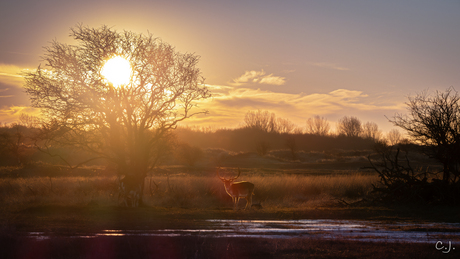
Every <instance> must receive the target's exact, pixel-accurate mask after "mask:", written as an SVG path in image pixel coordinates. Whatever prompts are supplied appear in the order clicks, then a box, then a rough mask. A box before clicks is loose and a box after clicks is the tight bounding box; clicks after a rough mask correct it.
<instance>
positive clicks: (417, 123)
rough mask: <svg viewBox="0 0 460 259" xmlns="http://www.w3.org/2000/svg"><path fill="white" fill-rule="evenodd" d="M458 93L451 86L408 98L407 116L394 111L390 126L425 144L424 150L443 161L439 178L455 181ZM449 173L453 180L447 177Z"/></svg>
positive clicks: (459, 132) (458, 142)
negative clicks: (429, 93) (430, 93)
mask: <svg viewBox="0 0 460 259" xmlns="http://www.w3.org/2000/svg"><path fill="white" fill-rule="evenodd" d="M459 100H460V95H459V94H458V92H457V91H455V90H454V89H453V88H449V89H447V90H446V91H445V92H439V91H436V94H435V95H434V96H429V95H428V93H427V91H424V92H422V93H421V94H418V95H417V96H415V97H409V102H407V103H406V104H407V106H408V107H407V109H408V111H409V115H403V114H396V115H395V116H394V117H393V120H390V121H391V122H392V123H393V124H394V125H396V126H398V127H400V128H402V129H404V130H406V131H407V133H408V134H409V135H410V136H411V137H412V138H413V139H414V140H415V141H417V142H419V143H420V144H422V145H424V146H426V147H428V148H427V149H426V151H427V153H428V154H429V155H430V156H431V157H433V158H436V159H437V160H438V161H440V162H441V163H442V164H443V181H444V182H445V183H449V182H451V181H452V182H456V181H457V180H458V176H459V164H460V157H459V154H460V106H459ZM451 175H453V176H454V177H453V179H452V178H451Z"/></svg>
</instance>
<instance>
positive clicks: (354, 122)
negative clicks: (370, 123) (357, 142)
mask: <svg viewBox="0 0 460 259" xmlns="http://www.w3.org/2000/svg"><path fill="white" fill-rule="evenodd" d="M337 131H338V133H339V135H345V136H347V137H358V136H359V135H360V134H361V132H362V128H361V121H360V120H359V119H358V118H356V117H353V116H350V117H348V116H344V117H343V118H342V119H340V120H339V123H338V125H337Z"/></svg>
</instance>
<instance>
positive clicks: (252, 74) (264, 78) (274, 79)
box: [231, 69, 286, 86]
mask: <svg viewBox="0 0 460 259" xmlns="http://www.w3.org/2000/svg"><path fill="white" fill-rule="evenodd" d="M285 82H286V78H285V77H280V76H274V75H273V74H269V75H266V73H265V71H264V70H263V69H262V70H261V71H255V70H251V71H246V72H245V73H244V74H243V75H242V76H240V77H238V78H235V79H233V82H232V83H231V84H232V85H236V86H240V85H243V84H246V83H253V84H267V85H284V83H285Z"/></svg>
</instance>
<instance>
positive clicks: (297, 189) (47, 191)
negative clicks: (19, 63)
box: [0, 172, 378, 208]
mask: <svg viewBox="0 0 460 259" xmlns="http://www.w3.org/2000/svg"><path fill="white" fill-rule="evenodd" d="M240 179H241V180H245V181H249V182H252V183H254V184H255V196H254V198H253V202H254V203H256V204H260V203H261V204H262V206H263V207H264V208H298V207H305V206H311V205H318V204H320V203H324V202H330V201H334V200H338V199H340V200H356V199H359V198H361V197H363V196H364V195H366V194H367V193H368V192H370V191H371V189H372V186H371V184H372V183H376V182H377V181H378V177H377V176H376V175H369V174H366V175H365V174H359V173H358V172H355V173H350V174H347V175H333V174H331V175H299V174H295V175H292V174H291V175H280V174H273V175H260V174H259V175H258V174H252V175H250V176H247V177H244V176H241V177H240ZM240 179H238V180H240ZM117 188H118V187H117V178H116V177H114V176H112V177H111V176H97V177H83V176H79V177H64V176H62V177H27V178H21V177H19V178H3V179H0V202H1V203H2V204H3V206H29V205H33V204H34V205H71V206H74V205H86V204H90V203H93V204H98V205H105V206H112V205H117V202H118V201H117V199H118V195H117V194H118V193H117V190H118V189H117ZM144 202H145V204H146V205H149V206H162V207H187V208H216V207H228V206H231V198H230V196H228V194H227V193H225V189H224V186H223V184H222V182H221V181H220V180H219V179H218V178H217V177H216V176H215V175H208V176H197V175H187V174H178V175H171V176H165V175H162V176H161V175H160V176H149V177H147V178H146V180H145V187H144ZM244 202H245V201H244ZM244 202H243V201H241V204H240V206H244Z"/></svg>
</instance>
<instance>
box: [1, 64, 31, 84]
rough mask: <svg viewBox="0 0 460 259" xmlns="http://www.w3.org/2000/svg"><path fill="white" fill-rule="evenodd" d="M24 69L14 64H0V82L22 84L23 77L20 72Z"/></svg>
mask: <svg viewBox="0 0 460 259" xmlns="http://www.w3.org/2000/svg"><path fill="white" fill-rule="evenodd" d="M25 70H27V69H26V68H21V67H18V66H15V65H7V64H0V83H5V84H8V85H16V86H22V84H23V82H24V81H23V80H24V79H23V76H22V75H21V73H22V72H23V71H25Z"/></svg>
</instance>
